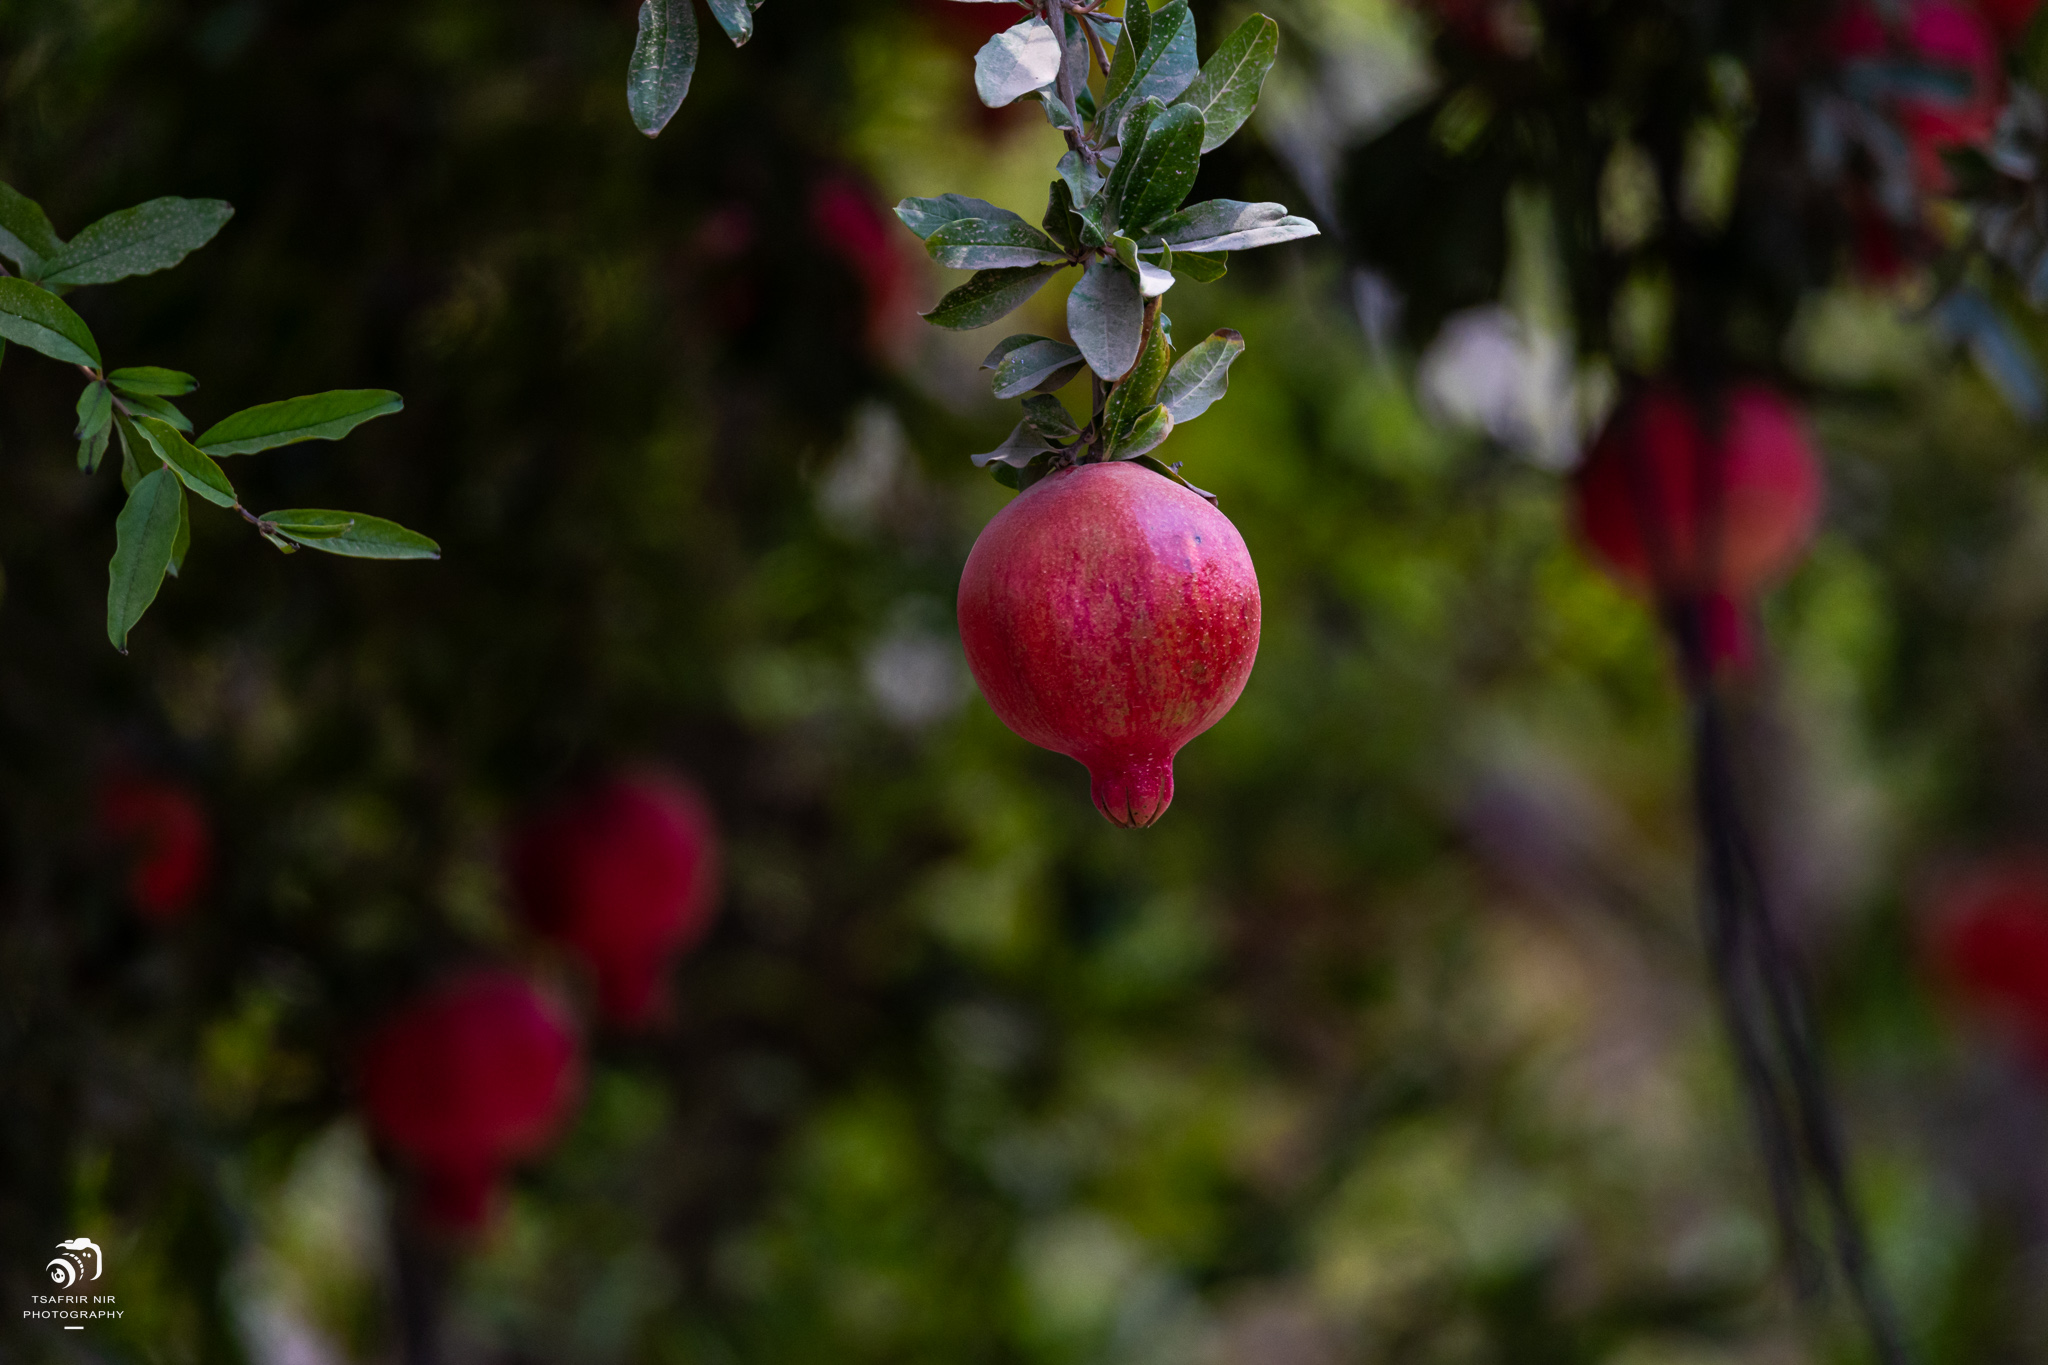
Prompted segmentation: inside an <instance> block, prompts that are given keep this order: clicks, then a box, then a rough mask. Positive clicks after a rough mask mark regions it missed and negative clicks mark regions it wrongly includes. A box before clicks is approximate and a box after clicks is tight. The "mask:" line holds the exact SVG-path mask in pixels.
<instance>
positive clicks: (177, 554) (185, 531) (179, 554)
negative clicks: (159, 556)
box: [165, 498, 192, 578]
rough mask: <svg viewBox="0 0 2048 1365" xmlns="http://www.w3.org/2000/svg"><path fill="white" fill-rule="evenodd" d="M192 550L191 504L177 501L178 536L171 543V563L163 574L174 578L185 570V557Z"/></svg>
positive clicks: (182, 500) (180, 500)
mask: <svg viewBox="0 0 2048 1365" xmlns="http://www.w3.org/2000/svg"><path fill="white" fill-rule="evenodd" d="M191 549H192V504H191V503H189V502H187V501H185V499H183V498H179V499H178V534H177V536H176V537H175V538H174V539H173V540H172V541H171V562H170V563H169V564H168V565H166V566H165V572H166V573H168V574H170V576H171V577H173V578H176V577H177V576H178V575H179V574H180V573H182V572H183V571H184V568H185V556H186V554H187V553H189V552H190V551H191Z"/></svg>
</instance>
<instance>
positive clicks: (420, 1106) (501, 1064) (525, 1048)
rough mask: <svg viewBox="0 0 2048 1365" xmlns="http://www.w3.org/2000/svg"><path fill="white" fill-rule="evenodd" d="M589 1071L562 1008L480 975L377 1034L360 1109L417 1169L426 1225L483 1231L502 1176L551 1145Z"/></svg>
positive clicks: (508, 977)
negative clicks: (479, 1228)
mask: <svg viewBox="0 0 2048 1365" xmlns="http://www.w3.org/2000/svg"><path fill="white" fill-rule="evenodd" d="M581 1072H582V1066H581V1059H580V1055H579V1049H578V1044H577V1040H576V1035H575V1031H574V1029H573V1028H572V1027H571V1025H570V1022H569V1018H568V1015H567V1014H566V1013H565V1012H564V1011H563V1010H562V1008H561V1007H560V1006H559V1005H558V1004H557V1003H556V1002H555V1001H554V1000H552V999H551V998H549V997H548V996H547V995H545V994H543V993H542V992H541V991H540V990H538V989H537V988H536V987H535V986H534V985H533V984H532V983H531V982H529V981H528V980H527V979H526V978H525V977H523V976H520V975H519V974H518V973H516V972H511V971H506V970H502V969H496V968H483V969H478V970H473V971H470V972H467V973H464V974H462V975H460V976H457V977H454V978H452V979H450V980H448V981H446V982H444V983H443V984H441V985H440V986H438V987H435V988H434V989H432V990H430V991H428V992H427V993H426V994H425V995H422V996H420V997H418V998H417V999H415V1000H413V1001H412V1002H411V1003H410V1004H407V1005H405V1006H403V1007H401V1008H400V1009H399V1010H398V1011H397V1012H396V1013H395V1014H393V1015H392V1016H391V1017H390V1018H388V1019H387V1020H386V1021H385V1022H384V1024H383V1025H382V1026H381V1027H380V1028H379V1029H378V1030H377V1031H376V1033H375V1034H374V1035H373V1036H372V1037H371V1038H370V1040H369V1042H368V1043H367V1045H366V1046H365V1047H364V1048H363V1052H362V1065H361V1080H362V1097H363V1108H364V1111H365V1113H366V1114H367V1115H368V1117H369V1121H370V1125H371V1127H372V1128H373V1129H374V1130H375V1132H376V1134H377V1136H378V1137H379V1138H381V1139H382V1140H383V1141H384V1142H386V1143H388V1144H389V1145H390V1146H391V1148H392V1149H393V1150H394V1151H396V1152H398V1153H399V1154H400V1155H402V1156H403V1157H405V1159H406V1160H407V1161H409V1162H410V1163H411V1164H412V1165H413V1167H414V1168H415V1169H416V1170H417V1171H418V1173H419V1175H420V1181H421V1196H422V1204H423V1211H424V1212H425V1214H426V1215H427V1217H428V1218H429V1219H430V1220H431V1221H433V1222H435V1223H438V1224H440V1225H442V1226H444V1227H448V1228H453V1229H458V1230H460V1229H475V1228H478V1227H481V1226H482V1225H483V1224H484V1223H486V1222H487V1221H488V1220H489V1217H490V1212H491V1206H492V1202H493V1196H494V1194H495V1192H496V1191H497V1188H498V1185H499V1182H500V1181H501V1180H503V1178H504V1175H505V1172H506V1171H507V1170H508V1169H509V1168H510V1167H511V1166H512V1165H513V1164H515V1163H516V1162H519V1161H522V1160H524V1159H526V1158H528V1157H531V1156H534V1155H536V1154H538V1153H539V1152H541V1151H542V1150H544V1149H545V1148H546V1147H547V1146H548V1145H549V1143H550V1142H552V1141H553V1139H554V1137H555V1134H556V1132H557V1131H558V1130H559V1129H560V1127H561V1125H562V1121H563V1120H564V1119H565V1118H566V1117H567V1116H568V1114H569V1110H570V1106H571V1102H572V1101H573V1099H574V1098H575V1095H576V1092H577V1090H578V1088H579V1085H580V1081H581Z"/></svg>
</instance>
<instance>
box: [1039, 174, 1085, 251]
mask: <svg viewBox="0 0 2048 1365" xmlns="http://www.w3.org/2000/svg"><path fill="white" fill-rule="evenodd" d="M1067 155H1068V156H1074V155H1077V154H1076V153H1074V152H1069V153H1067ZM1064 159H1065V158H1062V161H1064ZM1039 226H1040V227H1042V228H1044V229H1045V235H1046V236H1048V237H1050V238H1052V239H1053V241H1055V242H1057V243H1059V246H1060V249H1061V250H1063V251H1069V252H1074V253H1077V254H1078V253H1079V252H1080V250H1081V239H1080V237H1079V236H1078V235H1077V234H1076V233H1075V231H1074V191H1073V189H1072V187H1071V186H1069V185H1068V184H1067V182H1066V181H1064V180H1055V181H1053V182H1052V189H1051V192H1050V193H1048V194H1047V195H1046V198H1045V217H1044V218H1043V219H1042V220H1041V221H1040V223H1039Z"/></svg>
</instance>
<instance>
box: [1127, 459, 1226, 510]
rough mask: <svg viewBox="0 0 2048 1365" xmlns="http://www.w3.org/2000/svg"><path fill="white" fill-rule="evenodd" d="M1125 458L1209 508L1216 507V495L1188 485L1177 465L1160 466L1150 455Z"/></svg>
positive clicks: (1204, 489)
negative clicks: (1198, 499) (1178, 487)
mask: <svg viewBox="0 0 2048 1365" xmlns="http://www.w3.org/2000/svg"><path fill="white" fill-rule="evenodd" d="M1126 458H1128V459H1129V460H1130V462H1131V463H1132V464H1136V465H1143V466H1144V467H1145V468H1147V469H1149V470H1151V471H1152V472H1153V473H1154V474H1157V475H1159V476H1160V477H1161V478H1167V479H1172V480H1173V481H1174V482H1175V483H1177V484H1179V485H1180V486H1181V487H1182V488H1185V489H1187V490H1188V492H1190V493H1193V494H1194V495H1195V496H1196V497H1198V498H1200V499H1202V500H1203V501H1204V502H1206V503H1208V504H1209V505H1210V506H1211V507H1214V506H1216V495H1215V494H1214V493H1211V492H1210V491H1209V490H1208V489H1206V488H1197V487H1195V486H1194V485H1193V484H1191V483H1189V482H1188V481H1187V480H1186V479H1185V478H1183V477H1181V472H1180V466H1179V465H1177V464H1161V463H1160V462H1159V461H1158V460H1155V459H1153V458H1152V457H1151V456H1150V455H1131V456H1128V457H1126Z"/></svg>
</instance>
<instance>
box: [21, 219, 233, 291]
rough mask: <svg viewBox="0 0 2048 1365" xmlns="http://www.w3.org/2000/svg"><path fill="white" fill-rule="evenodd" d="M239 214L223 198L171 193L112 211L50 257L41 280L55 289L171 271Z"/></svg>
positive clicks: (105, 282)
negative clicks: (174, 194) (199, 197)
mask: <svg viewBox="0 0 2048 1365" xmlns="http://www.w3.org/2000/svg"><path fill="white" fill-rule="evenodd" d="M234 216H235V210H234V208H233V206H232V205H230V204H227V203H225V202H224V201H222V200H219V199H177V198H168V197H167V198H163V199H152V200H150V201H149V202H148V203H146V204H137V205H136V206H135V207H134V208H132V209H122V210H121V211H120V212H118V213H110V214H108V215H107V216H106V217H104V218H102V219H100V220H99V221H98V222H97V223H94V224H93V225H92V226H91V227H88V228H87V229H85V231H83V232H81V233H79V234H78V235H77V236H76V237H73V238H72V239H71V244H70V245H69V246H67V247H65V248H64V249H63V250H62V251H60V252H58V253H57V255H56V256H55V257H54V258H52V259H51V260H50V262H49V263H48V268H47V269H46V270H45V271H44V273H43V279H42V282H43V283H44V284H45V285H47V286H49V287H50V288H53V289H55V288H59V287H62V286H66V285H79V284H111V283H113V282H114V281H115V280H125V279H127V278H128V277H129V276H131V275H154V274H155V273H156V272H157V271H159V270H169V269H170V268H171V267H172V266H174V265H176V264H177V263H178V262H180V261H182V260H184V259H185V258H186V257H187V256H189V255H191V254H192V253H193V252H195V251H197V250H198V249H199V248H200V247H203V246H205V245H206V244H207V243H208V242H210V241H212V240H213V238H214V234H215V233H217V232H219V231H220V230H221V229H222V228H223V227H225V226H227V221H228V219H230V218H232V217H234Z"/></svg>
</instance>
